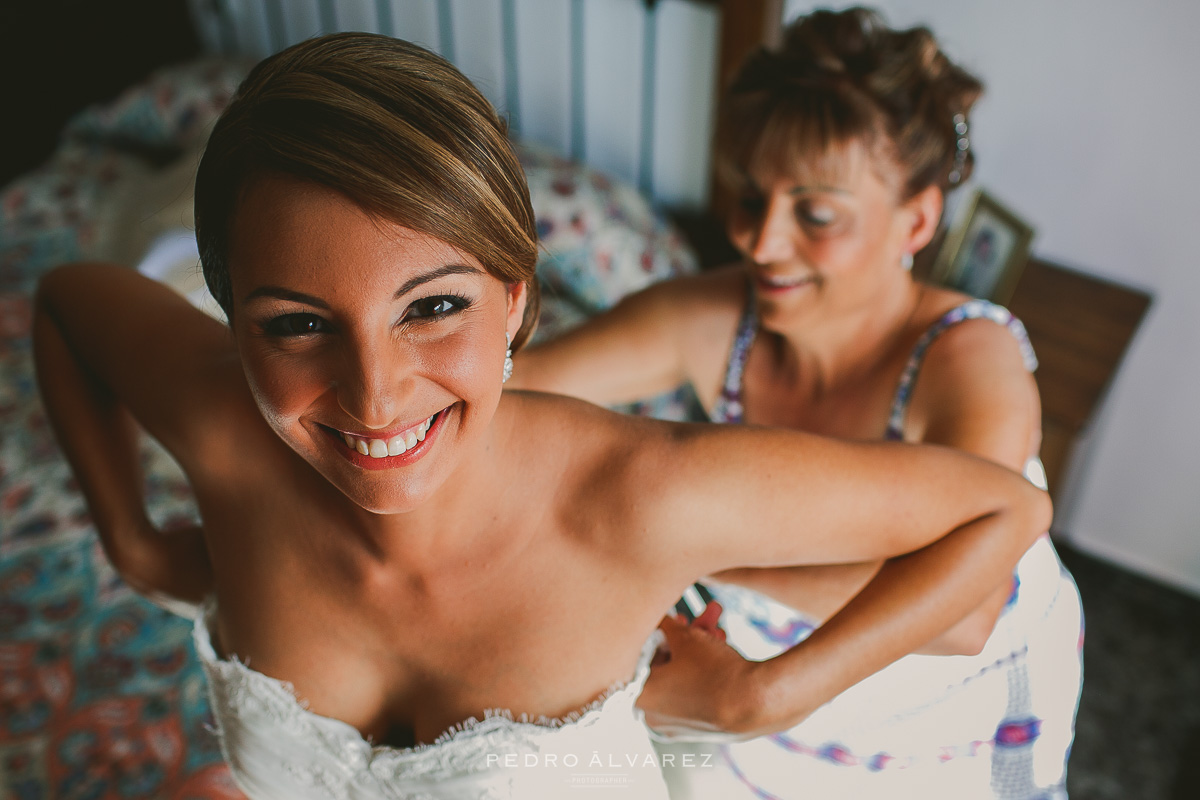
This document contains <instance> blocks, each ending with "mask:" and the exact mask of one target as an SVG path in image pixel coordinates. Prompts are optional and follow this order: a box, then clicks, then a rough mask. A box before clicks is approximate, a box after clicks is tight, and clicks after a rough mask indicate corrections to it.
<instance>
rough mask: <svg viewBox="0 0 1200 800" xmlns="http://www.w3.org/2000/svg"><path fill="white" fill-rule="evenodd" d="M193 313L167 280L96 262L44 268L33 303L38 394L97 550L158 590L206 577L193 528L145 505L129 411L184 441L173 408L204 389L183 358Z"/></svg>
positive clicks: (199, 583) (190, 352)
mask: <svg viewBox="0 0 1200 800" xmlns="http://www.w3.org/2000/svg"><path fill="white" fill-rule="evenodd" d="M197 317H203V315H201V314H200V312H198V311H195V310H194V309H192V308H191V307H190V306H189V305H188V304H187V303H186V301H184V300H183V299H182V298H179V297H177V296H176V295H175V294H174V293H173V292H171V291H170V290H169V289H167V288H165V287H162V286H160V285H158V284H155V283H154V282H152V281H149V280H148V279H146V278H143V277H142V276H140V275H137V273H135V272H133V271H131V270H128V269H125V268H122V267H111V266H97V265H73V266H70V267H64V268H59V269H57V270H55V271H53V272H51V273H49V274H47V275H46V276H45V277H44V278H43V279H42V281H41V283H40V285H39V287H38V293H37V299H36V305H35V311H34V322H33V336H34V357H35V362H36V368H37V377H38V383H39V386H40V388H41V394H42V401H43V403H44V405H45V407H46V412H47V415H48V417H49V419H50V422H51V424H52V425H53V427H54V429H55V432H56V433H57V435H58V440H59V442H60V445H61V447H62V448H63V451H64V453H65V455H66V457H67V460H68V462H69V463H70V464H71V466H72V468H73V470H74V472H75V475H76V477H77V478H78V480H79V483H80V487H81V489H82V491H83V494H84V496H85V498H86V499H87V502H88V506H89V508H90V510H91V514H92V518H93V521H94V522H95V524H96V528H97V530H98V532H99V534H100V538H101V542H102V543H103V545H104V548H105V552H106V553H107V555H108V557H109V559H110V560H111V561H112V563H113V565H114V567H115V568H116V569H117V570H118V572H119V573H120V574H121V575H122V577H123V578H125V580H126V581H127V582H128V583H129V584H130V585H131V586H132V587H133V588H135V589H137V590H138V591H139V592H141V593H143V594H146V595H148V596H150V597H151V598H152V599H156V600H159V601H162V599H163V598H164V597H173V598H178V599H180V600H184V601H187V602H198V601H199V600H201V599H202V598H203V596H204V595H205V594H206V593H207V592H208V591H209V590H210V589H211V584H212V568H211V565H210V564H209V561H208V552H207V549H206V547H205V544H204V539H203V535H202V532H201V531H200V530H199V529H195V528H193V529H187V530H183V531H178V532H173V533H169V534H168V533H162V532H161V531H159V530H157V529H156V528H155V527H154V525H153V524H152V523H151V521H150V520H149V518H148V517H147V514H146V507H145V501H144V497H143V491H142V487H143V484H142V474H141V469H140V463H139V462H140V460H139V450H138V436H139V429H138V425H137V424H136V423H135V422H134V416H135V415H136V416H137V417H138V418H139V420H141V421H143V424H146V425H147V426H148V427H150V428H151V431H152V433H154V434H155V435H156V436H158V437H159V438H160V440H163V441H164V443H167V442H169V443H170V444H171V445H173V447H172V448H169V449H172V450H173V452H174V451H178V450H179V449H180V447H181V446H183V444H184V442H185V441H186V439H187V437H188V433H187V428H186V426H183V425H180V424H178V423H177V420H178V419H180V418H181V417H182V416H183V415H185V414H187V413H189V411H191V410H198V408H197V407H196V403H197V402H203V401H204V399H205V398H204V397H202V396H200V395H202V394H203V390H202V389H201V388H200V387H198V386H197V385H196V382H195V381H194V380H192V379H189V378H188V377H187V376H186V374H185V373H186V370H185V369H184V368H183V367H184V366H185V365H186V366H187V367H188V368H189V369H194V368H195V366H196V361H195V357H196V355H197V353H196V350H195V348H194V347H188V346H187V341H188V340H189V338H194V337H195V333H194V332H191V329H192V328H193V327H194V326H197V325H198V326H199V327H201V328H206V327H207V326H206V325H205V324H204V323H203V322H202V321H201V320H200V319H198V318H197ZM212 324H213V325H214V326H217V325H218V323H216V322H212ZM218 327H219V326H218ZM214 333H215V332H214V331H212V330H211V329H208V330H207V334H206V335H207V336H209V337H211V336H213V334H214ZM163 364H173V365H174V366H173V367H167V368H166V369H165V370H164V369H162V368H161V367H162V366H163ZM189 393H191V396H190V397H189ZM131 412H133V413H131Z"/></svg>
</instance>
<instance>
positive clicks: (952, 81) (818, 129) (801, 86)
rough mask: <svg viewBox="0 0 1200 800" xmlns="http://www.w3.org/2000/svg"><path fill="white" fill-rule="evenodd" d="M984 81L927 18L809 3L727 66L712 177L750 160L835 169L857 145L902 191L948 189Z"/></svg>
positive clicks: (963, 175) (966, 162)
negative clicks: (812, 7)
mask: <svg viewBox="0 0 1200 800" xmlns="http://www.w3.org/2000/svg"><path fill="white" fill-rule="evenodd" d="M982 92H983V85H982V84H981V83H980V82H979V81H978V80H976V79H975V78H974V77H972V76H971V75H970V74H968V73H967V72H966V71H964V70H963V69H961V68H960V67H958V66H956V65H955V64H953V63H951V62H950V60H949V59H948V58H947V57H946V55H945V54H944V53H942V51H941V49H940V48H939V47H938V44H937V41H936V40H935V39H934V38H933V34H932V33H930V32H929V30H928V29H927V28H923V27H921V28H911V29H909V30H893V29H891V28H889V27H888V26H887V25H886V24H885V23H884V21H883V18H882V17H880V15H879V14H878V13H877V12H875V11H872V10H870V9H866V8H851V9H847V10H845V11H838V12H834V11H816V12H814V13H812V14H810V15H808V16H806V17H801V18H799V19H797V20H796V21H795V22H793V23H792V24H790V25H789V26H788V27H787V28H786V29H785V31H784V40H783V44H782V46H781V47H780V48H779V49H778V50H767V49H762V50H759V51H757V52H755V53H753V54H752V55H751V56H750V57H749V58H748V59H747V60H746V62H745V64H744V65H743V66H742V68H741V69H740V70H739V71H738V72H737V74H736V75H735V76H734V78H733V81H732V82H731V84H730V86H729V87H728V89H727V90H726V95H725V97H724V107H723V108H722V112H721V120H722V124H721V125H720V128H719V131H718V139H717V153H718V164H719V176H720V178H721V179H722V180H723V181H732V182H734V185H737V182H738V181H739V180H740V176H741V175H744V174H745V172H746V171H747V170H749V169H752V168H754V167H755V166H756V165H758V166H765V167H769V168H772V169H773V170H776V171H779V170H782V171H783V172H784V173H785V174H792V173H793V172H799V171H800V170H804V172H803V173H802V175H799V174H798V175H796V177H802V176H803V177H809V178H811V177H814V171H815V176H816V177H819V176H828V175H836V174H838V172H839V170H841V169H843V168H844V166H845V161H846V160H847V159H848V158H849V157H850V156H851V151H852V150H853V147H854V145H856V144H861V145H863V146H864V149H865V151H866V153H867V154H869V155H870V156H871V158H872V161H873V162H874V163H875V164H876V165H879V164H884V165H890V166H891V167H892V169H891V171H892V172H893V175H892V176H891V177H890V181H889V182H890V183H897V180H896V177H897V176H898V177H899V185H897V186H896V187H895V188H896V190H897V193H898V195H899V197H900V199H901V200H906V199H908V198H910V197H912V196H914V195H916V194H917V193H918V192H920V191H922V190H924V189H925V188H927V187H929V186H937V187H938V188H940V189H941V190H942V191H943V192H946V191H948V190H950V189H951V188H953V187H955V186H957V185H958V184H960V183H962V182H963V181H965V180H966V179H967V177H968V176H969V175H970V174H971V168H972V166H973V164H974V156H973V155H972V153H971V150H970V140H969V138H968V133H969V115H970V111H971V107H972V105H974V103H975V101H976V100H977V99H978V98H979V95H980V94H982ZM877 171H879V170H877ZM881 177H884V178H885V179H887V178H888V176H887V175H882V176H881Z"/></svg>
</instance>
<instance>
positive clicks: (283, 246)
mask: <svg viewBox="0 0 1200 800" xmlns="http://www.w3.org/2000/svg"><path fill="white" fill-rule="evenodd" d="M196 218H197V234H198V240H199V243H200V249H201V255H202V261H203V268H204V273H205V278H206V280H207V282H208V285H209V287H210V289H211V291H212V294H213V296H214V297H215V298H216V299H217V301H218V302H219V303H220V304H221V306H222V307H223V309H224V311H225V313H226V315H227V317H228V320H229V324H228V326H226V325H223V324H222V323H220V322H217V321H216V320H214V319H212V318H210V317H208V316H206V315H205V314H203V313H201V312H200V311H197V310H195V309H194V308H193V307H192V306H190V305H189V304H188V303H187V301H186V300H185V299H183V298H182V297H180V296H177V295H176V294H174V293H173V292H172V291H171V290H169V289H167V288H165V287H164V286H162V285H160V284H157V283H155V282H153V281H150V280H148V279H145V278H142V277H141V276H139V275H138V274H136V273H135V272H134V271H132V270H129V269H126V268H123V267H119V266H113V265H99V264H84V265H69V266H65V267H61V268H59V269H57V270H55V271H54V272H52V273H50V274H49V275H47V276H46V277H45V278H44V280H43V281H42V283H41V286H40V290H39V296H38V306H37V313H36V319H35V347H36V357H37V364H38V373H39V381H40V385H41V388H42V392H43V397H44V400H45V403H46V406H47V409H48V411H49V413H50V416H51V418H52V421H53V424H54V426H55V428H56V430H57V432H58V435H59V438H60V441H61V442H62V445H63V448H64V450H65V451H66V453H67V456H68V458H69V459H70V461H71V463H72V465H73V467H74V469H75V472H76V474H77V475H78V477H79V480H80V483H81V485H82V487H83V489H84V491H85V493H86V496H87V499H88V502H89V504H90V507H91V509H92V514H93V518H94V520H95V522H96V525H97V528H98V530H99V533H100V536H101V538H102V541H103V544H104V547H105V549H106V551H107V553H108V556H109V557H110V559H111V560H112V562H113V564H114V565H115V567H116V568H117V569H118V570H119V572H120V573H121V575H122V576H123V577H124V578H125V580H126V581H128V582H129V584H130V585H131V586H133V587H135V588H136V589H138V590H139V591H141V592H143V593H145V594H146V595H148V596H151V597H153V598H170V599H172V600H176V601H178V600H183V601H188V602H190V603H193V604H195V605H196V606H197V607H198V608H199V611H198V612H197V616H196V628H195V630H196V636H195V643H196V648H197V652H198V654H199V656H200V658H201V660H202V662H203V663H204V665H205V669H206V672H207V676H208V679H209V684H210V692H211V699H212V703H213V713H214V716H215V718H216V722H217V733H218V735H219V737H220V740H221V745H222V748H223V751H224V754H225V756H226V759H227V760H228V762H229V764H230V766H231V769H232V773H233V775H234V777H235V779H236V780H237V782H238V784H239V785H240V786H241V787H242V789H243V790H244V791H245V792H246V793H247V794H248V795H250V796H251V797H254V798H301V797H355V798H366V797H410V796H419V797H446V798H450V797H454V798H458V797H463V798H465V797H507V796H511V797H547V796H561V793H562V789H563V788H564V787H565V786H569V785H581V784H586V783H589V782H596V781H601V782H610V783H613V782H615V783H619V784H620V785H622V786H623V787H624V788H625V789H626V790H628V791H627V793H626V795H625V796H627V797H645V798H653V797H663V796H665V789H664V786H663V783H662V779H661V774H660V771H659V766H660V765H658V764H656V762H655V757H654V751H653V749H652V747H651V744H650V739H649V735H648V733H647V730H646V727H645V726H644V724H643V722H642V716H641V711H639V710H638V709H636V708H635V705H634V704H635V701H637V700H638V697H639V693H642V692H643V686H644V685H645V692H644V694H643V695H642V698H641V699H642V702H643V704H644V705H645V706H646V707H647V708H653V709H656V713H657V715H658V718H661V719H664V720H675V721H676V722H678V721H680V720H682V721H684V722H686V720H687V719H688V718H689V714H688V713H687V710H686V708H684V706H682V705H679V704H678V703H677V701H680V702H684V701H686V703H695V702H696V698H694V697H692V696H690V695H689V696H687V697H686V698H683V697H682V696H679V697H677V696H676V695H674V694H673V693H672V692H673V687H674V686H675V683H674V682H673V676H672V672H671V664H670V663H667V664H666V666H665V667H664V668H663V669H662V671H661V673H660V672H659V671H658V670H656V674H655V676H654V677H653V678H651V679H650V681H649V683H648V684H647V683H646V679H647V675H648V672H649V660H650V657H651V655H652V653H653V650H654V636H653V634H654V631H655V629H656V626H657V625H658V624H659V621H660V618H661V617H662V614H663V612H664V611H665V610H666V609H668V608H670V607H671V605H672V604H673V603H674V602H675V600H676V598H678V596H679V594H680V592H681V590H682V589H683V588H684V587H686V586H687V585H688V584H690V583H691V582H692V581H693V580H694V579H696V578H697V577H698V576H701V575H706V574H711V573H714V572H717V571H719V570H721V569H725V568H729V567H733V566H739V565H758V566H766V565H782V564H796V563H836V562H844V561H860V560H865V559H881V558H887V557H889V556H895V555H898V554H901V553H904V552H908V551H913V550H917V551H919V552H917V553H916V554H914V555H913V556H912V557H911V558H909V559H901V560H899V561H898V562H896V566H895V569H894V570H891V569H885V570H883V571H881V572H880V574H879V576H878V577H877V578H876V580H875V582H874V583H873V584H871V585H870V586H869V587H868V588H867V589H866V590H864V591H863V593H862V594H860V595H859V596H858V597H857V598H856V599H855V600H854V601H853V602H851V603H850V604H849V605H848V606H847V607H846V609H845V610H844V611H843V612H842V613H841V614H839V615H837V616H836V617H835V618H834V619H833V620H831V621H830V622H829V623H828V624H826V625H825V626H824V627H823V628H822V632H821V635H819V636H814V637H813V638H812V639H810V640H809V642H807V643H806V644H805V645H803V646H802V647H800V648H796V649H795V650H793V651H790V652H789V653H788V654H787V656H786V657H787V658H790V659H792V660H793V661H794V660H796V659H801V660H804V661H805V663H807V664H808V665H809V666H808V670H809V674H810V675H811V677H812V679H811V680H810V681H806V682H805V683H804V685H803V686H801V687H797V686H796V683H795V681H794V680H793V681H789V682H787V683H786V684H781V685H779V686H777V685H775V684H773V683H772V676H773V675H774V674H775V672H774V670H775V669H776V665H774V664H773V662H771V661H768V662H763V663H761V664H759V663H751V662H746V661H743V660H741V659H740V658H737V657H734V656H732V655H731V653H732V651H730V650H728V649H727V648H724V646H723V645H720V644H719V643H717V642H713V641H711V640H710V639H709V637H707V636H706V635H704V634H702V633H697V634H696V636H697V637H698V641H697V642H694V643H693V644H695V645H696V646H704V647H708V646H711V647H712V650H713V657H712V662H711V669H712V670H713V671H714V673H715V674H718V675H719V674H721V673H722V672H724V673H727V674H728V675H729V676H730V678H731V679H730V680H729V681H728V682H727V683H728V684H729V685H731V686H732V685H737V686H738V687H740V688H739V691H742V692H743V696H742V697H741V699H740V701H739V702H738V703H734V702H730V698H725V697H718V698H714V702H717V703H719V705H720V707H722V708H725V709H738V708H740V709H742V712H744V713H735V714H733V715H732V716H728V717H727V718H726V723H727V724H723V725H722V727H723V728H726V729H728V730H732V731H735V732H738V733H741V734H749V733H757V732H760V731H759V730H747V729H746V726H747V722H746V720H748V719H751V718H752V717H753V718H754V719H755V720H756V722H755V724H756V725H760V724H762V722H761V720H763V718H764V716H763V713H762V711H763V709H770V711H771V713H772V714H773V715H774V718H773V719H772V720H771V721H770V723H769V724H770V725H771V726H774V727H775V728H776V729H781V728H784V727H787V726H788V725H789V724H790V723H793V722H795V721H796V720H797V719H798V718H802V717H803V716H804V715H806V714H807V713H809V712H810V711H811V710H812V709H813V708H815V707H816V706H817V705H819V704H821V703H823V702H825V701H826V700H828V699H829V698H830V697H831V696H833V695H834V694H836V693H837V692H838V691H840V690H841V689H843V688H845V687H846V686H849V685H851V684H853V683H854V682H856V681H857V680H860V679H861V678H863V677H865V676H866V675H868V674H870V673H871V672H873V671H875V670H876V669H879V668H880V667H882V666H883V665H885V664H887V663H888V662H890V661H891V660H894V659H895V658H898V657H900V656H902V655H903V654H905V653H907V652H908V651H910V650H911V649H912V648H913V647H915V646H917V645H919V644H920V643H922V642H923V641H924V640H926V639H928V638H929V637H931V636H932V635H933V634H934V633H935V632H936V631H938V630H941V629H943V628H945V627H947V625H948V624H949V623H950V622H952V621H953V620H955V619H957V618H959V617H961V616H963V615H964V614H966V613H967V612H968V611H969V610H970V608H971V607H972V604H973V603H974V604H977V603H978V602H980V601H982V600H983V599H984V597H985V595H986V594H987V592H988V590H989V589H990V587H991V585H992V582H991V581H990V580H986V579H985V578H987V577H988V576H993V575H997V574H1004V573H1005V572H1006V571H1011V569H1012V567H1013V565H1014V564H1015V563H1016V561H1017V559H1018V558H1019V557H1020V555H1021V553H1023V552H1024V551H1025V549H1026V548H1028V546H1029V545H1030V543H1032V542H1033V541H1034V539H1035V538H1036V537H1037V536H1038V534H1039V533H1040V532H1042V531H1043V530H1045V529H1046V527H1047V523H1048V517H1049V502H1048V500H1047V499H1046V496H1045V495H1044V494H1043V493H1042V492H1040V491H1038V490H1036V489H1034V488H1032V487H1031V486H1030V485H1029V484H1028V483H1027V482H1026V481H1024V480H1023V479H1022V478H1021V477H1020V476H1018V475H1016V474H1015V473H1011V472H1009V471H1008V470H1005V469H1003V468H1000V467H997V466H993V465H991V464H989V463H986V462H984V461H982V460H980V459H976V458H973V457H970V456H966V455H961V454H958V453H955V452H952V451H949V450H945V449H939V448H934V447H918V446H909V445H902V444H861V443H860V444H851V443H843V442H836V441H833V440H828V439H823V438H819V437H814V436H810V435H806V434H802V433H798V432H791V431H769V430H765V429H756V428H753V427H749V426H746V427H742V426H685V425H676V424H670V423H665V422H659V421H655V420H649V419H639V418H632V417H626V416H621V415H618V414H615V413H611V412H609V411H606V410H604V409H601V408H599V407H596V406H592V405H589V404H587V403H584V402H581V401H576V400H571V399H567V398H563V397H558V396H553V395H544V394H538V393H531V392H508V393H502V391H501V386H502V384H503V381H504V379H505V376H506V375H507V372H508V370H509V369H510V364H511V361H510V357H509V356H510V354H511V350H515V349H517V348H519V347H520V346H521V345H522V344H524V343H525V342H526V340H527V339H528V337H529V335H530V332H531V331H532V329H533V326H534V324H535V322H536V319H537V306H538V303H537V287H536V283H535V281H534V264H535V261H536V254H537V238H536V228H535V224H534V217H533V212H532V210H531V208H530V205H529V197H528V191H527V189H526V186H525V182H524V176H523V175H522V172H521V169H520V166H519V165H518V164H517V161H516V159H515V158H514V156H513V154H512V151H511V149H510V146H509V143H508V141H507V139H506V137H505V130H504V125H503V123H502V121H501V120H500V119H499V118H498V117H497V116H496V114H495V112H494V111H493V110H492V108H491V107H490V106H489V105H488V103H487V101H486V100H484V98H483V97H482V96H481V95H480V94H479V93H478V92H477V91H476V90H475V88H474V87H473V86H472V85H471V84H470V83H469V82H468V81H467V80H466V79H465V78H463V77H462V76H461V75H460V74H459V73H458V72H457V71H456V70H455V69H454V68H453V67H452V66H450V65H449V64H448V63H446V62H445V61H443V60H442V59H441V58H439V57H438V56H436V55H433V54H431V53H429V52H427V51H425V50H423V49H421V48H419V47H417V46H414V45H411V44H408V43H406V42H402V41H399V40H394V39H389V38H385V37H381V36H374V35H370V34H337V35H332V36H327V37H323V38H319V39H314V40H310V41H307V42H304V43H302V44H299V45H296V46H295V47H293V48H290V49H289V50H286V51H284V52H282V53H280V54H277V55H275V56H273V57H271V58H269V59H268V60H267V61H265V62H263V63H262V64H260V65H259V66H258V67H257V68H256V69H255V70H254V71H253V72H252V73H251V75H250V76H249V77H248V78H247V80H246V82H245V83H244V84H243V86H242V87H241V89H240V91H239V93H238V95H237V97H236V99H235V100H234V102H233V103H232V105H231V106H230V107H229V109H228V110H227V111H226V113H225V114H224V116H223V117H222V119H221V120H220V121H219V123H218V124H217V126H216V128H215V130H214V132H213V134H212V137H211V140H210V142H209V145H208V149H207V151H206V152H205V155H204V158H203V161H202V163H201V165H200V169H199V173H198V176H197V186H196ZM113 309H120V311H119V313H114V311H113ZM139 427H140V428H141V429H144V430H145V431H146V432H148V433H149V434H150V435H152V436H153V437H155V438H156V439H158V440H159V441H160V442H161V443H162V444H163V445H164V446H165V447H166V448H167V449H168V450H169V451H170V452H171V453H172V454H173V455H174V457H175V458H176V459H177V460H178V461H179V463H180V464H181V466H182V467H183V469H184V471H185V472H186V474H187V476H188V478H189V480H190V483H191V485H192V487H193V489H194V491H195V495H196V500H197V504H198V507H199V510H200V515H201V519H202V525H201V526H200V527H197V528H195V529H192V530H189V531H183V532H173V533H170V534H166V533H162V532H160V531H158V530H156V529H155V527H154V526H153V524H152V523H151V522H150V521H149V519H148V518H147V514H146V510H145V505H144V502H143V498H142V491H141V476H140V474H139V469H138V459H137V431H138V429H139ZM730 531H737V532H738V535H737V536H735V537H731V536H729V532H730ZM906 570H907V571H908V573H907V574H908V579H907V580H906V579H904V578H905V571H906ZM916 571H920V574H921V576H922V579H921V580H912V579H911V575H912V574H913V573H914V572H916ZM914 611H915V612H919V613H910V612H914ZM867 634H870V636H871V637H872V642H873V646H872V647H871V648H870V650H866V649H864V648H862V647H859V646H857V645H858V643H859V642H860V641H861V639H862V637H863V636H865V635H867ZM686 635H688V631H686V630H684V631H679V630H675V631H674V632H673V633H672V634H671V636H673V637H675V638H674V644H676V645H681V644H687V642H686V641H685V639H683V638H680V637H684V636H686ZM881 642H882V645H881ZM789 674H791V673H789ZM751 676H752V677H753V680H751V679H750V677H751ZM734 677H736V678H737V680H733V678H734ZM683 683H684V684H686V683H687V682H686V681H684V682H683ZM681 685H683V684H681ZM747 686H754V687H757V688H756V689H755V690H754V691H749V692H747V691H745V687H747ZM496 709H502V711H497V710H496ZM593 756H598V757H599V765H597V763H596V759H594V758H593ZM531 759H532V760H531ZM697 768H701V767H700V766H699V765H697Z"/></svg>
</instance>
